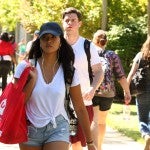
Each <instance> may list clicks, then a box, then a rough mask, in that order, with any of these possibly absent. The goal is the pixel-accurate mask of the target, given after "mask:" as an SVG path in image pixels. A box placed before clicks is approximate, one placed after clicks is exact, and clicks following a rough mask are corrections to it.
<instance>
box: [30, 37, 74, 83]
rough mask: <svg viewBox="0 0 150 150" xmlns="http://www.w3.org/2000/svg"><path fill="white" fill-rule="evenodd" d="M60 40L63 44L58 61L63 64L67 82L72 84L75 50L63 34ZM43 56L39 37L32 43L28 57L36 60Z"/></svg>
mask: <svg viewBox="0 0 150 150" xmlns="http://www.w3.org/2000/svg"><path fill="white" fill-rule="evenodd" d="M60 42H61V46H60V48H59V57H58V62H59V64H62V67H63V70H64V79H65V82H66V83H68V84H71V83H72V79H73V75H74V70H75V69H74V67H73V64H74V59H75V58H74V57H75V56H74V52H73V49H72V47H71V46H70V45H69V44H68V42H67V41H66V39H65V38H64V37H63V35H61V36H60ZM41 56H42V50H41V48H40V39H39V38H38V39H36V40H35V41H34V42H33V44H32V47H31V50H30V52H29V56H28V59H35V61H37V60H38V58H40V57H41Z"/></svg>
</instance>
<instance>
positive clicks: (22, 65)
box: [14, 61, 27, 78]
mask: <svg viewBox="0 0 150 150" xmlns="http://www.w3.org/2000/svg"><path fill="white" fill-rule="evenodd" d="M26 66H27V62H26V61H22V62H21V63H19V64H18V65H17V67H16V69H15V73H14V78H20V76H21V74H22V72H23V71H24V69H25V67H26Z"/></svg>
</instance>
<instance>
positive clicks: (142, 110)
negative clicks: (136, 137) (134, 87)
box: [136, 92, 150, 137]
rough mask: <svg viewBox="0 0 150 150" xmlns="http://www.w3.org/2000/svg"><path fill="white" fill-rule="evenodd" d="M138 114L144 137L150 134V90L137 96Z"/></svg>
mask: <svg viewBox="0 0 150 150" xmlns="http://www.w3.org/2000/svg"><path fill="white" fill-rule="evenodd" d="M136 106H137V115H138V119H139V129H140V133H141V135H142V137H144V136H145V135H150V128H149V126H148V124H150V118H149V113H150V92H144V93H142V94H140V95H137V97H136Z"/></svg>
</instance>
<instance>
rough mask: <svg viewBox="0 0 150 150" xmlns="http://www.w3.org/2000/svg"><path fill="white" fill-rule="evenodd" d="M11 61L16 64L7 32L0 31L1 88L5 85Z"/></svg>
mask: <svg viewBox="0 0 150 150" xmlns="http://www.w3.org/2000/svg"><path fill="white" fill-rule="evenodd" d="M12 61H13V63H15V64H16V61H15V58H14V49H13V46H12V44H11V43H10V40H9V34H8V33H7V32H2V33H1V36H0V77H2V90H4V89H5V87H6V85H7V76H8V74H9V72H10V71H11V68H12V67H11V66H12Z"/></svg>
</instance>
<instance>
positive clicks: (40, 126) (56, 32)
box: [14, 22, 96, 150]
mask: <svg viewBox="0 0 150 150" xmlns="http://www.w3.org/2000/svg"><path fill="white" fill-rule="evenodd" d="M66 54H67V55H66ZM28 59H29V60H30V59H32V60H34V61H35V63H33V65H34V66H33V68H32V69H31V71H30V77H29V80H28V82H27V83H26V86H25V88H24V92H25V95H26V99H25V100H26V114H27V118H28V129H29V130H28V131H29V133H28V141H27V142H25V143H20V144H19V147H20V150H31V149H32V150H68V149H69V135H70V133H69V119H68V116H67V112H66V109H65V105H64V104H65V93H66V92H65V91H66V83H68V84H69V85H70V90H69V91H70V96H71V100H72V103H73V106H74V108H75V111H76V114H77V117H78V120H79V122H80V124H81V125H82V128H83V131H84V134H85V137H86V142H87V143H88V142H91V141H93V139H92V135H91V132H90V122H89V119H88V114H87V111H86V108H85V106H84V103H83V99H82V95H81V89H80V82H79V79H78V74H77V70H76V69H75V68H74V67H73V64H74V59H75V56H74V53H73V49H72V48H71V46H70V45H69V44H68V42H67V41H66V40H65V38H64V35H63V31H62V29H61V27H60V25H59V24H58V23H56V22H47V23H44V24H43V25H42V26H41V28H40V32H39V38H37V39H36V40H35V41H34V42H33V46H32V47H31V50H30V52H29V57H28ZM28 65H29V63H28V62H27V61H26V60H24V61H22V62H21V63H20V64H19V65H18V66H17V67H16V72H15V75H14V77H15V82H17V79H18V78H19V77H20V74H21V73H22V71H23V70H24V68H25V67H26V66H28ZM88 150H96V149H95V147H94V145H89V146H88Z"/></svg>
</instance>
